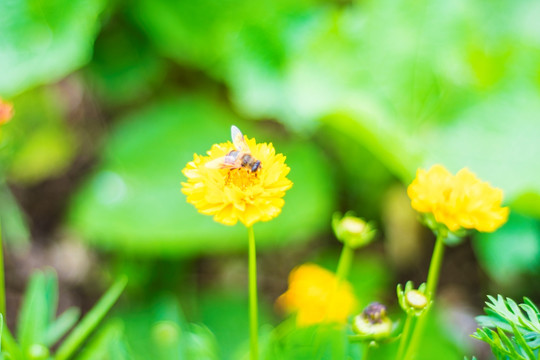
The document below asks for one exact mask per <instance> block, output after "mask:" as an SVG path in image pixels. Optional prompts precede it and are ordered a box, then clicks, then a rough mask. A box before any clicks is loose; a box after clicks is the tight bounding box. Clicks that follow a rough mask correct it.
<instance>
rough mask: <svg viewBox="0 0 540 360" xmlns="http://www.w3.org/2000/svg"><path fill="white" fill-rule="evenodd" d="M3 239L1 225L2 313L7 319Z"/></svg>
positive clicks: (0, 293)
mask: <svg viewBox="0 0 540 360" xmlns="http://www.w3.org/2000/svg"><path fill="white" fill-rule="evenodd" d="M3 245H4V244H3V241H2V227H1V226H0V313H2V316H3V317H4V321H6V320H5V319H6V286H5V277H4V250H3Z"/></svg>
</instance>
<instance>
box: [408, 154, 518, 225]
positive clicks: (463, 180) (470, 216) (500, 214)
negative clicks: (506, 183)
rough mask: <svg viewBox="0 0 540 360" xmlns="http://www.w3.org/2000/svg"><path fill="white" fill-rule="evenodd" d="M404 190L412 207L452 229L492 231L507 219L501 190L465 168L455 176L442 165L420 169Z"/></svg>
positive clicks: (506, 210) (506, 209)
mask: <svg viewBox="0 0 540 360" xmlns="http://www.w3.org/2000/svg"><path fill="white" fill-rule="evenodd" d="M407 193H408V195H409V197H410V198H411V206H412V207H413V208H414V209H415V210H417V211H418V212H421V213H431V214H433V217H434V218H435V220H436V221H437V222H438V223H441V224H444V225H446V227H447V228H448V229H449V230H451V231H457V230H459V229H461V228H464V229H476V230H478V231H484V232H492V231H495V230H497V229H498V228H499V227H500V226H502V225H503V224H504V223H505V222H506V220H507V218H508V211H509V210H508V208H507V207H501V203H502V198H503V192H502V190H501V189H498V188H494V187H492V186H491V185H489V184H488V183H487V182H483V181H481V180H479V179H478V178H477V177H476V176H475V175H474V174H473V173H472V172H471V171H469V170H468V169H462V170H460V171H459V172H458V173H457V174H456V175H455V176H454V175H452V174H451V173H449V172H448V170H446V169H445V168H444V167H443V166H441V165H434V166H433V167H431V169H429V170H428V171H426V170H423V169H419V170H418V171H417V173H416V178H415V179H414V181H413V182H412V183H411V185H409V187H408V189H407Z"/></svg>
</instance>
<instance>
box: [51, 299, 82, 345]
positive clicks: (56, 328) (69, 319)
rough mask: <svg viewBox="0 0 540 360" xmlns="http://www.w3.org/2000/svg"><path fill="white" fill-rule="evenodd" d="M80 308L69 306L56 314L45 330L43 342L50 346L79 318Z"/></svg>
mask: <svg viewBox="0 0 540 360" xmlns="http://www.w3.org/2000/svg"><path fill="white" fill-rule="evenodd" d="M80 313H81V312H80V310H79V309H77V308H69V309H67V310H66V311H64V312H63V313H62V314H61V315H59V316H58V318H57V319H55V320H54V321H53V322H52V323H51V324H50V325H49V326H48V327H47V329H46V330H45V333H44V336H43V344H44V345H46V346H48V347H51V346H53V345H54V344H55V343H56V342H57V341H58V340H60V338H62V337H63V336H64V335H65V334H66V333H67V332H68V331H69V329H71V328H72V327H73V325H75V323H76V322H77V320H79V316H80Z"/></svg>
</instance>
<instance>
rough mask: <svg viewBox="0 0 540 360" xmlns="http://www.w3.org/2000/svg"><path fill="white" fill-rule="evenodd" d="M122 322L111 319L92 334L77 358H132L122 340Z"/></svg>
mask: <svg viewBox="0 0 540 360" xmlns="http://www.w3.org/2000/svg"><path fill="white" fill-rule="evenodd" d="M123 334H124V324H123V323H122V321H120V320H119V319H115V320H111V321H109V322H107V323H106V324H104V325H103V327H102V328H101V329H100V330H98V331H97V333H96V334H95V335H94V336H92V338H91V339H90V341H89V342H88V344H87V345H86V346H85V347H84V349H83V350H82V351H81V353H80V355H78V356H77V357H76V359H77V360H128V359H133V356H132V355H131V354H130V352H129V349H128V347H127V344H126V343H125V340H124V336H123Z"/></svg>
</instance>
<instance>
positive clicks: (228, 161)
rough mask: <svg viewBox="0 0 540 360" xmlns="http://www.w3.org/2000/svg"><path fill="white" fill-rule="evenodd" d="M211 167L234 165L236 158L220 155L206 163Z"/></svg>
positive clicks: (219, 167) (222, 167)
mask: <svg viewBox="0 0 540 360" xmlns="http://www.w3.org/2000/svg"><path fill="white" fill-rule="evenodd" d="M204 166H206V167H207V168H209V169H226V168H232V167H234V159H232V158H231V157H230V156H229V155H225V156H222V157H219V158H217V159H214V160H211V161H209V162H207V163H206V164H204Z"/></svg>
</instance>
